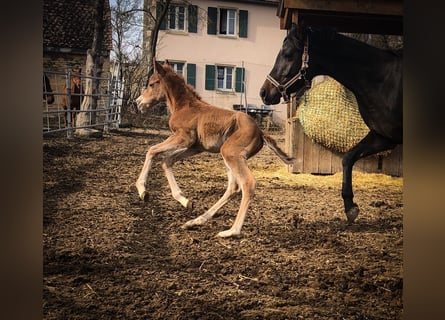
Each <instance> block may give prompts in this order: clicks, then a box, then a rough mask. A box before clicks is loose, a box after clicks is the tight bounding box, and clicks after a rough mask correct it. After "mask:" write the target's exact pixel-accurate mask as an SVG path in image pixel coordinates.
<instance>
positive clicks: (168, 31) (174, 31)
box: [166, 29, 189, 36]
mask: <svg viewBox="0 0 445 320" xmlns="http://www.w3.org/2000/svg"><path fill="white" fill-rule="evenodd" d="M166 31H167V33H168V34H178V35H183V36H186V35H188V34H189V33H188V32H187V31H182V30H172V29H169V30H166Z"/></svg>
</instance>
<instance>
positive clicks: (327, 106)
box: [296, 77, 369, 152]
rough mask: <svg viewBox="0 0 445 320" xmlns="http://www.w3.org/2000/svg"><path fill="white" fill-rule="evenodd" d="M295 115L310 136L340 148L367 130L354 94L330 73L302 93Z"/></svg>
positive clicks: (330, 146)
mask: <svg viewBox="0 0 445 320" xmlns="http://www.w3.org/2000/svg"><path fill="white" fill-rule="evenodd" d="M296 117H297V118H298V119H299V120H300V123H301V126H302V127H303V130H304V132H305V133H306V135H308V136H309V137H310V138H311V139H312V140H314V141H315V142H317V143H319V144H321V145H323V146H325V147H327V148H329V149H333V150H336V151H339V152H346V151H348V150H349V149H350V148H352V147H353V146H355V145H356V144H357V143H358V142H359V141H360V140H361V139H362V138H363V137H364V136H366V134H368V132H369V128H368V127H367V126H366V124H365V122H364V121H363V119H362V117H361V116H360V113H359V111H358V105H357V100H356V98H355V96H354V94H353V93H352V92H351V91H349V90H348V89H347V88H345V87H344V86H343V85H341V84H340V83H339V82H337V81H336V80H335V79H333V78H330V77H326V80H324V81H322V82H321V83H318V84H315V85H314V84H313V85H312V88H311V89H310V90H308V91H307V92H306V93H305V95H304V96H303V97H302V99H301V102H300V105H299V106H298V108H297V113H296Z"/></svg>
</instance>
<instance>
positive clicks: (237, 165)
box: [218, 153, 256, 237]
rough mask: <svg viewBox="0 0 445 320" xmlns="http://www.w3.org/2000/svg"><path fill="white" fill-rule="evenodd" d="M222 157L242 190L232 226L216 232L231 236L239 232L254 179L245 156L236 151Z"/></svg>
mask: <svg viewBox="0 0 445 320" xmlns="http://www.w3.org/2000/svg"><path fill="white" fill-rule="evenodd" d="M223 156H224V154H223ZM224 159H225V160H226V161H227V163H228V165H229V167H230V168H231V170H232V172H233V175H234V177H235V179H236V181H237V183H238V185H239V187H241V192H242V197H241V204H240V207H239V210H238V214H237V216H236V218H235V221H234V222H233V225H232V227H231V228H230V229H228V230H225V231H221V232H220V233H218V237H231V236H236V235H239V234H240V233H241V228H242V226H243V224H244V219H245V218H246V212H247V209H248V207H249V204H250V202H251V201H252V199H253V196H254V193H255V187H256V180H255V177H254V176H253V174H252V172H251V171H250V170H249V167H248V166H247V160H246V158H245V157H244V156H243V155H242V154H240V153H238V154H235V155H234V156H231V155H226V156H224Z"/></svg>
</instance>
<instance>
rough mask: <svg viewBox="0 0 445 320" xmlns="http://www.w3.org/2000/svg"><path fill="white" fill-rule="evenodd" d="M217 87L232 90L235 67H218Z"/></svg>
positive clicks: (222, 89)
mask: <svg viewBox="0 0 445 320" xmlns="http://www.w3.org/2000/svg"><path fill="white" fill-rule="evenodd" d="M216 80H217V81H216V89H217V90H221V91H232V87H233V67H224V66H217V67H216Z"/></svg>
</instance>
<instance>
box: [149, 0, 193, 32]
mask: <svg viewBox="0 0 445 320" xmlns="http://www.w3.org/2000/svg"><path fill="white" fill-rule="evenodd" d="M163 8H165V3H163V2H161V1H157V2H156V17H159V16H160V14H161V12H162V10H163ZM159 29H160V30H173V31H181V32H187V31H188V32H192V33H196V32H198V6H194V5H181V4H170V6H169V8H168V11H167V14H166V15H165V17H164V19H162V21H161V25H160V27H159Z"/></svg>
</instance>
